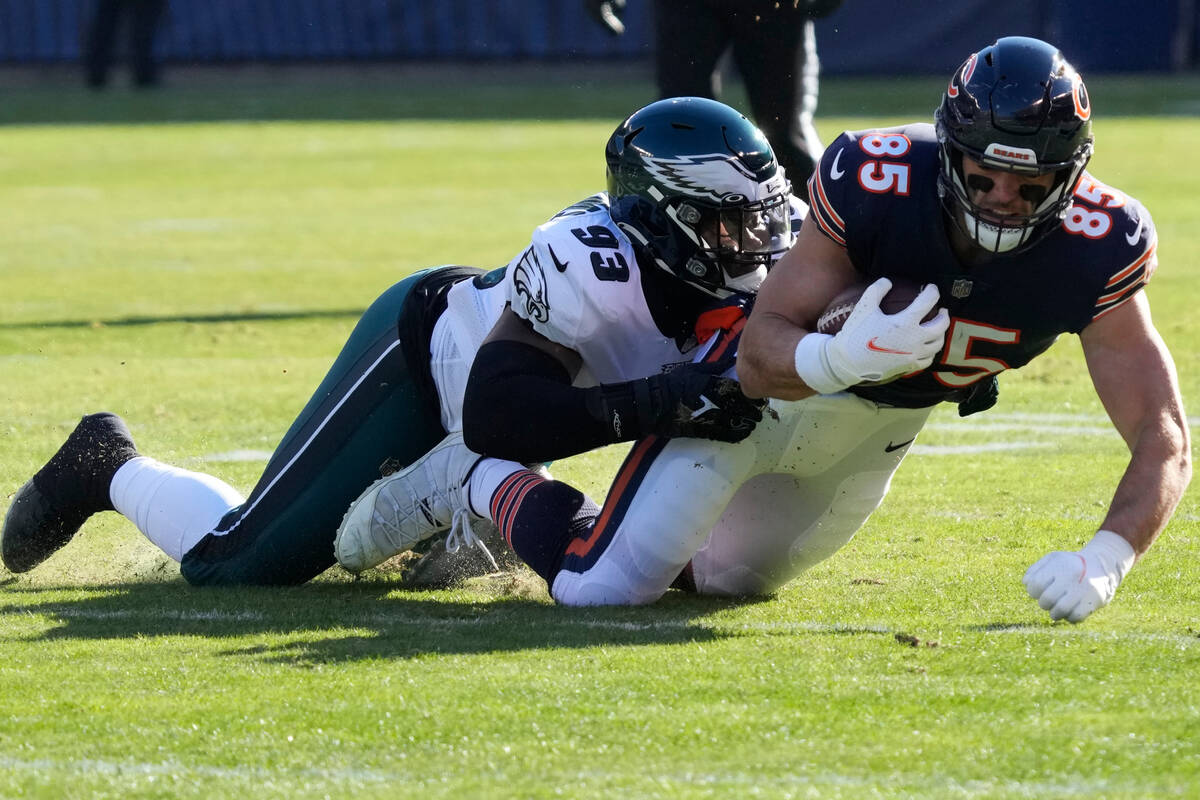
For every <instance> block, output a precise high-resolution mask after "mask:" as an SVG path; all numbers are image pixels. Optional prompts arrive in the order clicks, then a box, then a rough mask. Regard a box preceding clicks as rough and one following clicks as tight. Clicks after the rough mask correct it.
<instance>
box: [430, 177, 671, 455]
mask: <svg viewBox="0 0 1200 800" xmlns="http://www.w3.org/2000/svg"><path fill="white" fill-rule="evenodd" d="M506 305H509V306H511V307H512V310H513V312H514V313H516V314H517V315H518V316H520V317H521V318H523V319H525V320H528V321H529V323H530V324H531V325H532V326H533V329H534V330H535V331H537V333H539V334H541V335H542V336H545V337H546V338H547V339H549V340H550V341H552V342H555V343H557V344H560V345H562V346H563V347H567V348H570V349H571V350H574V351H576V352H577V353H579V355H580V357H581V359H582V367H581V369H580V371H579V374H578V375H577V376H576V377H575V380H574V385H576V386H594V385H596V384H600V383H619V382H621V381H628V380H633V379H635V378H644V377H646V376H647V375H654V374H657V373H659V372H662V371H663V370H664V368H666V367H668V366H669V365H671V364H675V363H678V362H681V361H688V360H690V359H691V353H692V351H693V350H694V345H690V344H689V345H688V346H687V350H680V348H679V346H678V345H677V344H676V342H675V340H674V339H672V338H669V337H667V336H666V335H664V334H663V333H662V331H660V330H659V329H658V327H657V326H656V325H655V323H654V319H653V317H652V316H651V314H650V307H649V304H648V303H647V300H646V296H645V294H644V293H643V291H642V279H641V270H640V268H639V267H638V262H637V257H636V256H635V254H634V250H633V243H632V242H631V241H630V240H629V238H628V237H627V236H626V235H625V234H624V233H623V232H622V231H621V230H620V228H618V227H617V225H616V223H615V222H613V220H612V217H611V216H610V215H609V204H608V195H607V194H605V193H603V192H602V193H600V194H596V195H592V196H591V197H588V198H586V199H584V200H582V201H580V202H579V203H576V204H575V205H572V206H569V207H568V208H566V209H564V210H563V211H561V212H559V213H558V214H556V215H555V216H554V217H552V218H551V219H550V220H549V221H548V222H546V223H545V224H543V225H541V226H539V227H538V228H537V229H535V230H534V232H533V237H532V241H531V242H530V244H529V246H528V247H527V248H526V249H525V250H524V251H523V252H521V253H520V254H519V255H517V257H516V258H514V259H513V260H512V261H511V262H509V264H508V265H507V266H506V267H505V268H503V270H495V271H493V272H490V273H488V274H486V275H484V276H481V277H479V278H476V279H474V280H468V281H463V282H462V283H459V284H458V285H457V286H455V287H454V288H453V289H451V290H450V293H449V294H448V296H447V308H446V312H445V313H444V314H442V317H441V319H439V320H438V322H437V323H436V325H435V327H434V333H433V337H432V340H431V343H430V350H431V356H432V371H433V376H434V381H435V383H436V384H437V387H438V393H439V395H440V398H441V401H442V403H441V405H442V424H443V425H444V426H445V427H446V429H447V430H451V431H453V430H459V429H461V428H462V401H463V395H464V393H465V390H466V383H467V376H468V374H469V373H470V368H471V361H472V360H473V359H474V357H475V353H476V352H477V351H478V350H479V346H480V344H482V343H483V340H484V338H486V336H487V334H488V332H489V331H490V330H491V329H492V326H493V325H495V323H496V320H497V319H499V317H500V313H501V312H502V311H503V310H504V307H505V306H506Z"/></svg>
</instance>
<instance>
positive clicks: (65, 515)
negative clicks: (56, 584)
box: [0, 413, 138, 572]
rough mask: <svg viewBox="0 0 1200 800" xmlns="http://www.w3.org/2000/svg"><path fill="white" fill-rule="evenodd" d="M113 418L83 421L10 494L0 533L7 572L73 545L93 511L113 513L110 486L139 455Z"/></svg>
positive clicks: (96, 416) (31, 565)
mask: <svg viewBox="0 0 1200 800" xmlns="http://www.w3.org/2000/svg"><path fill="white" fill-rule="evenodd" d="M137 454H138V452H137V448H136V447H135V446H134V444H133V437H132V436H131V435H130V433H129V428H127V427H126V426H125V422H124V421H123V420H122V419H121V418H120V417H118V416H117V415H116V414H109V413H102V414H91V415H89V416H86V417H84V418H83V419H82V420H81V421H80V422H79V424H78V425H77V426H75V430H74V431H72V432H71V435H70V436H68V437H67V441H66V442H64V443H63V446H62V447H60V448H59V449H58V452H57V453H55V454H54V456H53V457H52V458H51V459H50V460H49V461H48V462H46V466H44V467H42V468H41V469H40V470H38V472H37V474H36V475H34V476H33V477H32V478H31V479H29V481H28V482H26V484H25V485H24V486H22V487H21V488H20V489H18V490H17V493H16V494H15V495H13V500H12V505H10V506H9V507H8V513H7V514H6V515H5V516H4V532H3V534H0V556H2V557H3V559H4V566H6V567H8V569H9V571H11V572H28V571H29V570H31V569H33V568H34V567H36V566H37V565H38V564H40V563H42V562H43V561H45V560H46V559H47V558H49V557H50V556H52V555H53V554H54V553H55V552H56V551H58V550H59V549H60V548H61V547H62V546H63V545H65V544H66V543H67V542H69V541H71V537H73V536H74V535H75V532H76V531H78V530H79V528H80V526H81V525H83V523H84V521H85V520H87V518H88V517H90V516H91V515H92V514H94V513H96V512H97V511H111V510H112V508H113V506H112V501H111V500H109V496H108V487H109V484H110V483H111V482H112V477H113V475H114V474H116V471H117V470H118V469H119V468H120V467H121V465H122V464H124V463H125V462H126V461H128V460H129V459H131V458H134V457H135V456H137Z"/></svg>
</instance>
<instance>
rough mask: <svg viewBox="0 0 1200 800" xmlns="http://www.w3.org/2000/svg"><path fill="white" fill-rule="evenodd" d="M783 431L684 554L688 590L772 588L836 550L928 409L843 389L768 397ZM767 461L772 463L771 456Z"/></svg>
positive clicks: (867, 510) (880, 490) (886, 480)
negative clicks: (882, 403)
mask: <svg viewBox="0 0 1200 800" xmlns="http://www.w3.org/2000/svg"><path fill="white" fill-rule="evenodd" d="M777 408H778V409H779V411H780V415H781V421H782V422H786V424H787V426H788V427H789V429H790V430H791V436H790V437H788V439H787V440H786V443H785V444H784V445H783V447H782V448H781V449H778V450H777V451H775V452H774V453H766V452H764V453H763V455H765V456H766V460H765V461H762V460H760V462H759V463H758V464H757V465H756V467H755V472H758V473H759V474H756V475H755V476H754V477H753V478H751V479H750V480H748V481H746V482H745V484H744V485H743V486H741V487H740V488H739V489H738V491H737V493H736V494H735V495H734V497H733V499H732V500H731V501H730V503H729V506H728V507H727V508H726V509H725V511H724V513H723V514H722V515H721V518H720V519H719V521H718V522H717V524H716V525H715V526H714V528H713V530H712V533H711V535H710V536H709V537H708V540H707V541H706V542H705V544H704V546H703V547H702V548H701V549H700V550H699V552H698V553H697V554H696V556H695V558H693V559H692V563H691V570H690V574H691V577H692V579H693V581H694V583H695V587H696V589H697V591H700V592H702V593H707V594H724V595H751V594H765V593H769V592H772V591H774V590H775V589H777V588H778V587H779V586H781V585H782V584H784V583H786V582H787V581H789V580H791V579H792V578H794V577H795V576H796V575H798V574H799V573H800V572H802V571H804V570H805V569H808V568H809V567H811V566H812V565H813V564H816V563H818V562H820V561H822V560H824V559H826V558H828V557H829V556H831V555H832V554H833V553H835V552H836V551H837V550H839V549H840V548H841V547H842V546H844V545H845V544H846V543H847V542H848V541H850V539H851V537H853V536H854V534H855V533H856V532H857V531H858V529H859V528H860V527H862V525H863V523H864V522H866V520H867V517H869V516H870V514H871V512H873V511H874V510H875V509H876V508H877V507H878V506H879V504H880V503H881V502H882V500H883V498H884V496H885V495H886V494H887V491H888V488H889V486H890V483H891V478H892V475H893V474H894V473H895V471H896V469H897V468H899V466H900V462H901V461H902V460H903V457H904V454H905V453H906V452H907V451H908V449H909V447H910V446H911V444H912V441H913V440H914V439H915V438H916V436H917V434H918V433H919V431H920V430H921V427H922V426H923V425H924V424H925V420H926V419H927V418H928V416H929V413H930V409H927V408H926V409H900V408H880V407H878V406H876V405H875V404H874V403H869V402H867V401H865V400H861V399H860V398H857V397H854V396H853V395H849V394H839V395H831V396H819V397H813V398H809V399H807V400H801V401H798V402H796V403H786V404H784V403H781V404H777ZM771 461H774V463H773V464H772V463H770V462H771Z"/></svg>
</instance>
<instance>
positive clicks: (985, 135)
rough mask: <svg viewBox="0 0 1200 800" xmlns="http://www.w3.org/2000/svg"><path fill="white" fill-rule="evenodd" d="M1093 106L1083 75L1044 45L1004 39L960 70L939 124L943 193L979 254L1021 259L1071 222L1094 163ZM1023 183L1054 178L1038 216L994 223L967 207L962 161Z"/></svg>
mask: <svg viewBox="0 0 1200 800" xmlns="http://www.w3.org/2000/svg"><path fill="white" fill-rule="evenodd" d="M1091 117H1092V107H1091V102H1090V101H1089V99H1088V93H1087V89H1086V88H1085V87H1084V85H1083V80H1082V79H1081V78H1080V77H1079V73H1078V72H1076V71H1075V69H1074V67H1072V66H1071V65H1070V64H1069V63H1067V61H1066V59H1065V58H1063V55H1062V53H1060V52H1059V51H1058V49H1056V48H1055V47H1053V46H1052V45H1049V44H1047V43H1045V42H1043V41H1041V40H1039V39H1031V38H1027V37H1024V36H1009V37H1005V38H1003V39H998V40H996V42H995V43H994V44H992V45H991V46H989V47H985V48H984V49H982V50H980V51H979V52H978V53H975V54H974V55H972V56H971V57H970V58H968V59H967V60H966V61H965V62H964V63H963V65H962V66H961V67H959V68H958V69H957V70H956V71H955V73H954V75H953V77H951V78H950V85H949V86H948V87H947V89H946V93H945V95H943V97H942V104H941V106H940V107H939V108H938V109H937V111H936V113H935V115H934V118H935V121H936V125H937V136H938V141H939V142H940V143H941V172H940V174H939V176H938V191H939V193H940V194H941V197H942V202H943V203H944V204H945V206H946V209H947V212H948V213H949V215H950V218H951V219H952V220H953V221H954V222H955V223H956V224H957V225H958V226H959V228H960V229H962V230H963V232H965V233H966V234H967V235H968V236H969V237H970V238H971V239H972V240H973V241H974V242H975V243H976V244H977V245H979V246H980V247H982V248H984V249H985V250H990V251H992V252H997V253H1001V252H1015V251H1019V250H1021V249H1023V248H1025V247H1029V246H1030V245H1032V244H1034V243H1035V242H1036V241H1037V240H1038V239H1040V238H1041V237H1042V236H1044V235H1046V234H1047V233H1049V232H1050V231H1051V230H1052V229H1053V228H1054V227H1055V226H1057V225H1058V224H1059V222H1060V220H1061V219H1062V218H1063V217H1064V216H1066V213H1067V210H1068V209H1069V208H1070V207H1071V202H1072V194H1073V192H1074V191H1075V185H1076V183H1078V181H1079V177H1080V175H1082V174H1083V170H1084V168H1085V167H1086V166H1087V163H1088V159H1090V158H1091V157H1092V123H1091ZM964 157H969V158H972V159H974V160H975V161H977V162H978V163H980V164H982V165H983V166H985V167H988V168H991V169H1002V170H1008V171H1011V172H1015V173H1018V174H1022V175H1045V174H1048V173H1053V174H1054V183H1053V184H1052V185H1051V186H1050V188H1049V190H1048V191H1047V192H1046V194H1045V196H1044V197H1042V198H1041V199H1040V200H1038V201H1037V202H1036V203H1035V205H1034V209H1033V213H1031V214H1028V215H1023V216H1014V217H1008V218H1006V219H1005V220H1004V221H1003V222H996V221H987V220H985V219H984V218H983V216H984V215H983V214H981V212H982V209H981V208H980V207H979V206H977V205H976V204H975V203H973V202H972V201H971V199H970V193H969V192H968V190H967V186H966V180H965V178H964V176H963V170H962V163H963V158H964Z"/></svg>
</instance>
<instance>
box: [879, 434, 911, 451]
mask: <svg viewBox="0 0 1200 800" xmlns="http://www.w3.org/2000/svg"><path fill="white" fill-rule="evenodd" d="M916 438H917V437H915V436H914V437H913V438H912V439H909V440H908V441H907V442H901V443H900V444H892V443H891V441H889V442H888V443H887V447H885V448H883V452H885V453H894V452H895V451H897V450H899V449H900V448H902V447H908V446H909V445H910V444H912V443H913V440H914V439H916Z"/></svg>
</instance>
